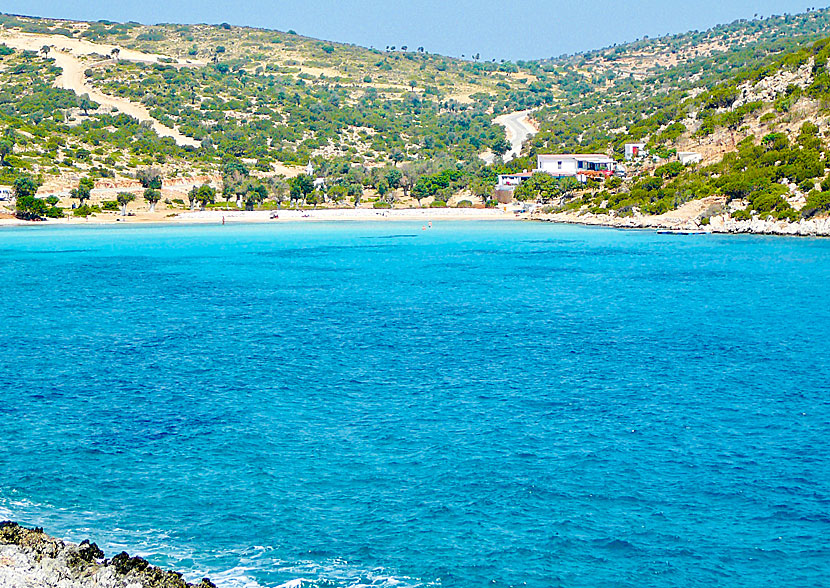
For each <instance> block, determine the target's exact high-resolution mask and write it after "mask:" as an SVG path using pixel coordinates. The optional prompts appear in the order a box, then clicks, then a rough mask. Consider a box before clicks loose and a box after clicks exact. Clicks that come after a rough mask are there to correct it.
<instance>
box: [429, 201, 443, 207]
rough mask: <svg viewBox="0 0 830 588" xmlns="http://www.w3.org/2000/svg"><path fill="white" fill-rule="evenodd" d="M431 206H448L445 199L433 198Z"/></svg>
mask: <svg viewBox="0 0 830 588" xmlns="http://www.w3.org/2000/svg"><path fill="white" fill-rule="evenodd" d="M429 207H430V208H446V207H447V203H446V202H445V201H443V200H433V201H432V202H430V203H429Z"/></svg>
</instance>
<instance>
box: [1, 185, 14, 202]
mask: <svg viewBox="0 0 830 588" xmlns="http://www.w3.org/2000/svg"><path fill="white" fill-rule="evenodd" d="M12 196H13V194H12V189H11V188H10V187H9V186H0V201H2V200H11V199H12Z"/></svg>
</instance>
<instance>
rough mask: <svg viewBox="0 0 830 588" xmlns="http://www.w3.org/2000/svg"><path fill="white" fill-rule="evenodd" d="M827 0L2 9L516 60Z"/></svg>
mask: <svg viewBox="0 0 830 588" xmlns="http://www.w3.org/2000/svg"><path fill="white" fill-rule="evenodd" d="M824 6H826V5H825V4H817V3H816V1H815V0H812V1H809V0H686V1H685V2H683V1H676V0H629V1H628V2H622V1H613V0H514V1H512V2H511V1H505V0H476V1H473V0H455V1H452V0H449V1H441V0H408V1H407V2H399V1H396V0H383V1H382V0H304V1H303V0H270V1H269V0H245V1H236V2H220V1H216V0H172V1H171V0H137V1H134V2H118V1H113V0H109V1H102V0H2V1H0V12H5V13H12V14H24V15H29V16H45V17H52V18H66V19H77V20H101V19H106V20H113V21H128V20H133V21H137V22H141V23H145V24H155V23H161V22H172V23H216V24H218V23H222V22H228V23H231V24H235V25H249V26H256V27H263V28H269V29H277V30H281V31H287V30H289V29H291V30H294V31H296V32H297V33H299V34H302V35H307V36H310V37H316V38H320V39H326V40H329V41H339V42H343V43H354V44H357V45H363V46H366V47H376V48H379V49H384V48H386V47H387V46H395V47H399V48H400V47H401V46H404V45H406V46H408V47H410V48H416V47H421V46H423V47H424V48H425V49H426V50H427V51H429V52H431V53H441V54H444V55H450V56H454V57H460V56H467V57H470V56H471V55H474V54H476V53H478V54H480V55H481V58H482V59H487V60H489V59H510V60H517V59H538V58H545V57H554V56H559V55H561V54H563V53H575V52H579V51H587V50H590V49H599V48H601V47H607V46H609V45H613V44H614V43H624V42H627V41H634V40H636V39H638V38H641V37H643V36H649V37H658V36H661V35H665V34H673V33H683V32H686V31H690V30H704V29H707V28H710V27H712V26H714V25H717V24H722V23H728V22H732V21H733V20H736V19H739V18H748V19H749V18H753V16H754V15H755V14H759V15H762V16H769V15H773V14H784V13H789V14H796V13H799V12H805V11H806V10H807V8H812V7H815V8H822V7H824Z"/></svg>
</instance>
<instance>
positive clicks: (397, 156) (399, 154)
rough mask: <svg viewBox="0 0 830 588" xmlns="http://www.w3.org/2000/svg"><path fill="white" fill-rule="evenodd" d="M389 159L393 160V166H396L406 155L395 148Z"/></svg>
mask: <svg viewBox="0 0 830 588" xmlns="http://www.w3.org/2000/svg"><path fill="white" fill-rule="evenodd" d="M390 159H391V160H392V161H393V162H394V164H395V167H397V166H398V164H399V163H400V162H402V161H403V160H404V159H406V156H405V155H404V154H403V152H402V151H400V150H399V149H395V150H394V151H393V152H392V155H390Z"/></svg>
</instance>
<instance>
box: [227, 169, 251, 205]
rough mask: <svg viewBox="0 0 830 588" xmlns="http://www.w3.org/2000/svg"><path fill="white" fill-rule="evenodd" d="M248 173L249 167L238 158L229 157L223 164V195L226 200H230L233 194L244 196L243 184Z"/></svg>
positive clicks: (234, 195)
mask: <svg viewBox="0 0 830 588" xmlns="http://www.w3.org/2000/svg"><path fill="white" fill-rule="evenodd" d="M248 175H249V172H248V168H247V167H245V164H244V163H242V162H241V161H239V160H237V159H229V160H228V161H226V162H225V163H224V164H223V165H222V196H224V197H225V201H226V202H230V200H231V196H233V197H236V198H237V199H238V198H240V197H242V195H243V194H244V193H245V190H244V187H243V185H242V184H243V182H244V180H245V179H247V178H248Z"/></svg>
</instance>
